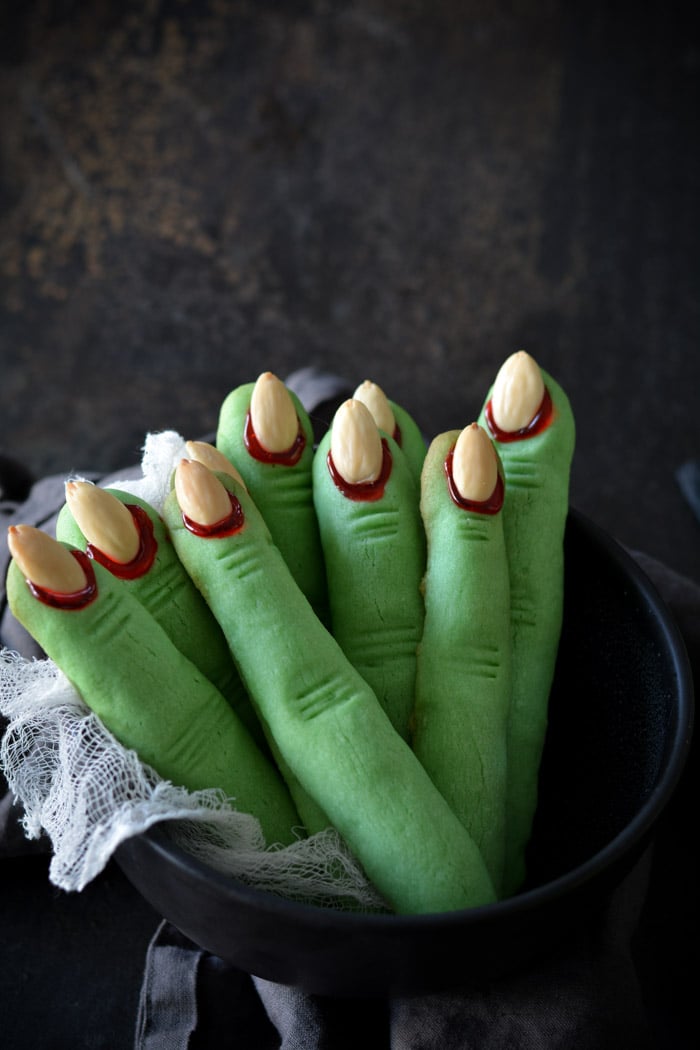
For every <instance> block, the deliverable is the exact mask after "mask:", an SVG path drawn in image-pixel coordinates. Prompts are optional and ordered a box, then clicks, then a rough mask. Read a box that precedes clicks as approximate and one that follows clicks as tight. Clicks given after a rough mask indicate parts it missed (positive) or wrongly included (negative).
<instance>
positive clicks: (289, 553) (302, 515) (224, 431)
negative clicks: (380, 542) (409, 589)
mask: <svg viewBox="0 0 700 1050" xmlns="http://www.w3.org/2000/svg"><path fill="white" fill-rule="evenodd" d="M254 387H255V383H244V384H243V385H241V386H239V387H236V388H235V389H234V390H232V391H231V392H230V394H228V396H227V397H226V398H225V400H224V402H223V403H222V405H221V408H220V411H219V422H218V428H217V432H216V447H217V448H218V450H219V451H220V452H222V453H223V455H224V456H226V457H227V458H228V459H229V460H230V461H231V463H233V465H234V466H235V467H236V469H237V470H238V472H239V474H240V475H241V477H242V478H243V480H244V482H245V484H246V488H247V489H248V491H249V493H250V495H251V496H252V498H253V500H254V501H255V504H256V506H257V507H258V510H259V511H260V513H261V514H262V516H263V518H264V519H265V523H266V524H267V527H268V529H269V530H270V533H271V534H272V538H273V540H274V542H275V543H276V545H277V546H278V547H279V549H280V552H281V553H282V557H283V558H284V560H285V561H286V563H287V565H288V566H289V569H290V571H291V573H292V576H293V577H294V579H295V580H296V582H297V583H298V585H299V587H300V588H301V590H302V591H303V593H304V594H305V595H306V597H307V598H308V599H309V601H310V602H311V604H312V606H313V607H314V609H315V610H316V613H317V615H318V616H319V617H320V618H321V619H323V620H326V619H327V616H328V596H327V592H326V573H325V567H324V564H323V552H322V549H321V539H320V537H319V534H318V523H317V521H316V514H315V512H314V505H313V493H312V481H311V468H312V464H313V458H314V432H313V426H312V424H311V420H310V419H309V416H308V413H307V412H306V410H305V408H304V406H303V405H302V403H301V401H300V400H299V398H298V397H297V396H296V394H295V393H294V392H293V391H291V390H290V391H289V395H290V397H291V399H292V401H293V403H294V407H295V408H296V412H297V417H298V419H299V423H300V425H301V429H302V431H303V433H304V437H305V442H306V443H305V446H304V451H303V452H302V455H301V458H300V459H299V461H298V462H297V463H296V464H294V465H293V466H285V465H283V464H279V463H263V462H261V461H260V460H258V459H255V458H254V457H253V456H251V454H250V453H249V452H248V449H247V448H246V444H245V440H244V434H245V422H246V417H247V415H248V411H249V409H250V400H251V396H252V393H253V389H254Z"/></svg>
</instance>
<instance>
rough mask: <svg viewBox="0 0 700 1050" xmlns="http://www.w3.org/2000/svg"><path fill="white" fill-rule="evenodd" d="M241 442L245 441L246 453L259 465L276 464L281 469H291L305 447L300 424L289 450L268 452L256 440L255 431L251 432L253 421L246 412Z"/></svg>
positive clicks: (304, 438)
mask: <svg viewBox="0 0 700 1050" xmlns="http://www.w3.org/2000/svg"><path fill="white" fill-rule="evenodd" d="M243 440H244V441H245V447H246V448H247V449H248V452H249V453H250V455H251V456H252V457H253V459H257V460H259V462H260V463H278V464H279V465H280V466H282V467H293V466H294V465H295V463H298V462H299V460H300V459H301V454H302V452H303V451H304V449H305V447H306V437H305V435H304V431H303V430H302V428H301V424H299V429H298V431H297V436H296V438H295V439H294V441H293V442H292V444H291V445H290V447H289V448H287V449H284V450H283V451H282V452H269V451H268V449H266V448H263V446H262V445H261V444H260V442H259V441H258V439H257V436H256V434H255V431H254V430H253V421H252V420H251V418H250V412H248V414H247V416H246V418H245V428H244V430H243Z"/></svg>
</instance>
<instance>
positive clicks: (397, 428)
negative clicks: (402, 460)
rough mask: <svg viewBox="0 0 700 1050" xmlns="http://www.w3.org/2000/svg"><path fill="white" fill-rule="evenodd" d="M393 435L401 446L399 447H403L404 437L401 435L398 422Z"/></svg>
mask: <svg viewBox="0 0 700 1050" xmlns="http://www.w3.org/2000/svg"><path fill="white" fill-rule="evenodd" d="M391 436H392V437H393V439H394V441H395V442H396V444H397V445H398V446H399V448H401V447H402V445H403V437H402V435H401V427H400V426H399V424H398V423H396V424H395V425H394V433H393V434H392V435H391Z"/></svg>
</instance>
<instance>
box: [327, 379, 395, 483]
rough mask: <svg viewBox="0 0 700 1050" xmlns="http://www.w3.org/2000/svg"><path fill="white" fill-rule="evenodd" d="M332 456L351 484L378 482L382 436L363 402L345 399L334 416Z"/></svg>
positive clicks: (341, 473)
mask: <svg viewBox="0 0 700 1050" xmlns="http://www.w3.org/2000/svg"><path fill="white" fill-rule="evenodd" d="M331 456H332V459H333V464H334V466H335V469H336V470H337V471H338V473H339V474H340V476H341V477H342V478H344V480H345V481H347V482H348V484H350V485H361V484H366V483H368V482H372V481H376V480H377V478H378V477H379V475H380V473H381V469H382V458H383V450H382V439H381V436H380V434H379V430H378V429H377V424H376V423H375V422H374V419H373V417H372V413H371V412H370V410H369V409H368V408H367V406H366V405H363V404H362V402H361V401H355V400H354V399H353V398H350V399H349V400H347V401H344V402H343V404H342V405H341V406H340V408H339V409H338V411H337V412H336V414H335V416H334V418H333V426H332V429H331Z"/></svg>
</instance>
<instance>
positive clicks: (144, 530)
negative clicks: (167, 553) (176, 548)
mask: <svg viewBox="0 0 700 1050" xmlns="http://www.w3.org/2000/svg"><path fill="white" fill-rule="evenodd" d="M126 509H127V510H128V511H129V513H130V514H131V517H132V518H133V519H134V525H135V526H136V529H137V531H138V534H139V549H138V551H137V552H136V555H135V557H133V558H132V559H131V561H115V560H114V559H113V558H110V557H109V555H108V554H105V553H104V551H101V550H100V549H99V548H98V547H95V546H94V544H92V543H89V544H88V546H87V549H86V550H87V554H88V557H90V558H94V559H95V561H98V562H99V563H100V565H103V566H104V568H105V569H107V570H108V571H109V572H111V573H112V576H117V577H118V578H119V579H120V580H136V579H138V577H139V576H145V574H146V573H147V572H148V570H149V569H150V567H151V565H153V562H154V561H155V557H156V554H157V552H158V541H157V540H156V537H155V535H154V530H153V522H152V521H151V519H150V518H149V516H148V514H146V511H145V510H143V509H142V508H141V507H138V506H137V505H136V504H135V503H127V504H126Z"/></svg>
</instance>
